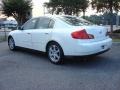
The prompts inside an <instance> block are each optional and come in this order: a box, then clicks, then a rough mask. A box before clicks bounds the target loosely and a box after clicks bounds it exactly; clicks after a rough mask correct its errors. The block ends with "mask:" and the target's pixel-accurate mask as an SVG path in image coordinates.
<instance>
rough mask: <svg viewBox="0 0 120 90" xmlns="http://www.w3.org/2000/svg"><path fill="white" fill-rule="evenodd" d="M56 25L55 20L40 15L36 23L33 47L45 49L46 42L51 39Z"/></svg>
mask: <svg viewBox="0 0 120 90" xmlns="http://www.w3.org/2000/svg"><path fill="white" fill-rule="evenodd" d="M53 26H54V20H52V19H50V18H47V17H40V18H39V21H38V22H37V24H36V30H35V31H34V32H33V33H32V44H33V49H35V50H39V51H43V52H44V51H45V49H46V43H47V42H48V41H49V40H50V38H51V35H52V31H53Z"/></svg>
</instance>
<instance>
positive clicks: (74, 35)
mask: <svg viewBox="0 0 120 90" xmlns="http://www.w3.org/2000/svg"><path fill="white" fill-rule="evenodd" d="M71 35H72V38H74V39H93V38H94V36H93V35H91V34H88V33H87V32H86V30H85V29H83V30H80V31H75V32H73V33H72V34H71Z"/></svg>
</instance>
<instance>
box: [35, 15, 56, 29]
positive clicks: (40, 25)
mask: <svg viewBox="0 0 120 90" xmlns="http://www.w3.org/2000/svg"><path fill="white" fill-rule="evenodd" d="M53 26H54V21H53V20H52V19H50V18H46V17H41V18H40V19H39V21H38V22H37V26H36V29H48V28H53Z"/></svg>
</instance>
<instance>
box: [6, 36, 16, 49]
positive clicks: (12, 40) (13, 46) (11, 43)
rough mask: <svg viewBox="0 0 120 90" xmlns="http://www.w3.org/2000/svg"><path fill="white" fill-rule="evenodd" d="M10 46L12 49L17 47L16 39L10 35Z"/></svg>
mask: <svg viewBox="0 0 120 90" xmlns="http://www.w3.org/2000/svg"><path fill="white" fill-rule="evenodd" d="M8 46H9V48H10V50H12V51H13V50H15V49H16V46H15V41H14V39H13V38H12V37H10V38H9V39H8Z"/></svg>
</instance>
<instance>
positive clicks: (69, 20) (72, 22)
mask: <svg viewBox="0 0 120 90" xmlns="http://www.w3.org/2000/svg"><path fill="white" fill-rule="evenodd" d="M60 19H61V20H62V21H64V22H66V23H68V24H70V25H72V26H83V25H93V24H92V23H90V22H88V21H87V20H82V19H80V18H78V17H70V16H62V17H60Z"/></svg>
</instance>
